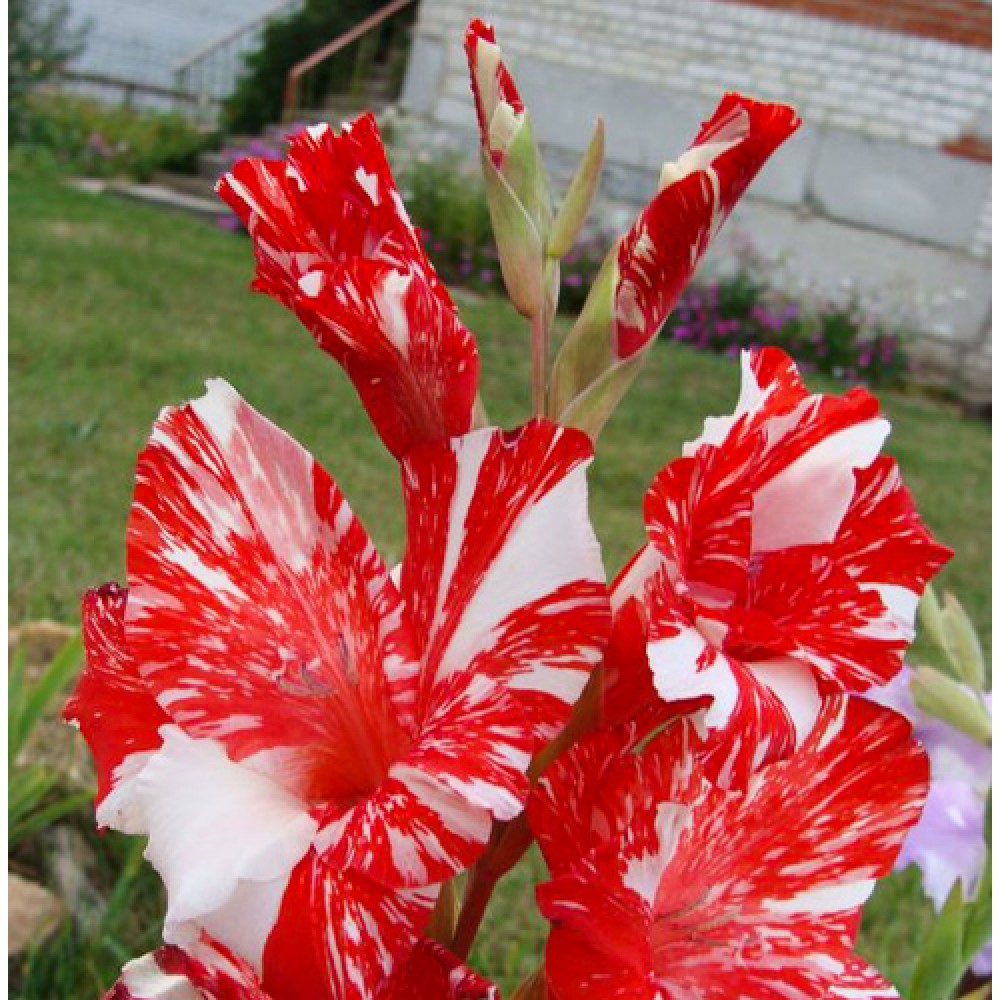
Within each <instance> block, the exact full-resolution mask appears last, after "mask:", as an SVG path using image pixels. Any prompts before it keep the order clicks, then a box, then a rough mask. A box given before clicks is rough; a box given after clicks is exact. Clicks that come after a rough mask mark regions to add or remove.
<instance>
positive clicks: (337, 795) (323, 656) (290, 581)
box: [126, 382, 416, 800]
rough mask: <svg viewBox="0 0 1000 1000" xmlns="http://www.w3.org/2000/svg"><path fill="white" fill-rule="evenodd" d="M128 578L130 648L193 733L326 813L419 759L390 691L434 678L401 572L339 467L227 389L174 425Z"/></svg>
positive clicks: (180, 411) (157, 453)
mask: <svg viewBox="0 0 1000 1000" xmlns="http://www.w3.org/2000/svg"><path fill="white" fill-rule="evenodd" d="M128 573H129V582H130V594H129V600H128V607H127V622H126V629H127V635H128V641H129V648H130V651H131V652H132V654H133V655H134V656H135V657H136V660H137V661H138V662H139V663H141V664H142V673H143V676H144V678H145V679H146V680H147V681H148V683H149V685H150V687H151V688H152V689H153V690H154V691H155V692H156V696H157V700H158V701H159V702H160V704H161V705H162V706H164V707H165V708H166V709H167V711H168V712H169V714H170V715H171V717H172V718H173V719H174V720H176V721H177V722H178V723H179V725H181V726H182V727H183V728H184V729H185V730H186V731H187V732H188V733H190V734H191V735H192V736H197V737H212V738H215V739H218V740H220V741H221V742H222V743H223V744H224V745H225V747H226V749H227V752H228V753H229V755H230V756H231V757H232V758H233V759H234V760H237V761H239V760H245V759H248V758H252V760H250V763H251V765H252V766H254V767H256V768H258V769H260V770H263V771H265V772H270V773H271V774H272V775H273V776H275V777H276V778H277V779H278V780H279V781H280V782H281V783H282V784H284V785H285V786H286V787H288V788H289V789H290V790H293V791H294V792H295V793H296V794H298V795H300V796H301V797H304V798H310V799H315V798H321V799H324V800H340V799H342V798H347V799H351V798H353V797H355V796H357V795H364V794H366V793H368V792H369V791H370V790H371V789H372V788H374V787H375V786H376V785H377V783H378V782H379V781H380V780H381V779H382V777H384V775H385V773H386V771H387V769H388V766H389V764H390V763H391V762H392V761H393V760H395V759H396V758H397V757H398V756H399V755H400V753H401V752H402V751H403V750H404V749H405V747H406V745H407V743H408V740H409V737H408V736H407V734H406V733H405V732H404V730H403V729H402V728H401V726H400V724H399V722H398V721H397V713H396V710H395V708H394V706H393V704H392V701H391V696H390V683H391V682H392V680H393V678H394V676H395V675H396V674H404V675H406V674H408V675H410V676H412V675H413V674H414V673H415V669H416V668H415V666H414V665H413V662H412V659H411V657H412V644H411V640H410V636H409V632H408V629H407V628H406V626H405V623H404V621H403V609H402V605H401V602H400V599H399V596H398V594H397V592H396V589H395V587H394V585H393V583H392V581H391V580H390V579H389V575H388V571H387V570H386V568H385V566H384V565H383V563H382V561H381V559H380V558H379V556H378V554H377V553H376V551H375V549H374V547H373V546H372V544H371V542H370V541H369V539H368V537H367V536H366V535H365V532H364V529H363V528H362V527H361V525H360V523H359V522H358V521H357V520H356V519H355V517H354V515H353V514H352V513H351V510H350V508H349V507H348V506H347V503H346V502H345V500H344V498H343V496H342V495H341V493H340V491H339V490H338V489H337V487H336V485H335V484H334V482H333V481H332V480H331V479H330V477H329V476H328V475H327V474H326V472H325V471H324V470H323V469H322V468H321V467H320V466H319V465H318V464H317V463H316V462H315V461H314V460H313V458H312V457H311V456H310V455H309V454H308V453H307V452H306V451H305V450H303V449H302V448H301V447H300V446H299V445H297V444H296V443H295V442H294V441H293V440H292V439H291V438H289V437H288V436H287V435H286V434H284V433H283V432H282V431H280V430H279V429H278V428H277V427H275V426H274V425H273V424H271V423H269V422H268V421H267V420H265V419H264V418H263V417H261V416H260V415H259V414H258V413H256V411H254V410H253V409H252V408H251V407H250V406H249V405H248V404H246V403H245V402H244V401H243V400H242V399H240V397H239V396H238V395H237V394H236V393H235V392H234V391H233V390H232V389H231V388H230V387H229V386H227V385H225V384H224V383H219V382H214V383H212V384H210V387H209V390H208V392H207V394H206V395H205V396H204V397H202V398H201V399H199V400H197V401H195V402H193V403H190V404H187V405H185V406H181V407H178V408H175V409H171V410H167V411H165V413H164V414H163V416H161V418H160V419H159V420H158V421H157V424H156V427H155V428H154V431H153V435H152V437H151V439H150V443H149V445H148V446H147V447H146V449H145V450H144V451H143V453H142V455H141V456H140V460H139V468H138V474H137V481H136V490H135V500H134V503H133V507H132V513H131V517H130V521H129V529H128Z"/></svg>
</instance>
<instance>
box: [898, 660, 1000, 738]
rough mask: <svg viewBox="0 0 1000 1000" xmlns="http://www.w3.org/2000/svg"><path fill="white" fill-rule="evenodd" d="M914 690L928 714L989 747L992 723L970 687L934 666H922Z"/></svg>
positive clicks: (914, 694)
mask: <svg viewBox="0 0 1000 1000" xmlns="http://www.w3.org/2000/svg"><path fill="white" fill-rule="evenodd" d="M911 689H912V691H913V698H914V701H916V703H917V705H918V706H919V707H920V708H921V709H923V711H925V712H926V713H927V714H928V715H933V716H934V717H935V718H938V719H941V720H942V721H943V722H947V723H948V725H950V726H954V728H955V729H958V730H960V731H961V732H963V733H965V734H967V735H968V736H971V737H972V738H973V739H975V740H978V741H979V742H980V743H984V744H986V745H987V746H989V744H990V742H991V740H992V735H993V727H992V720H991V719H990V716H989V713H988V712H987V711H986V707H985V706H984V705H983V703H982V702H981V701H980V700H979V698H978V697H977V696H976V695H975V694H974V693H973V692H971V691H969V690H968V688H965V687H963V686H962V685H961V684H959V683H958V682H957V681H954V680H952V679H951V678H950V677H947V676H945V674H943V673H941V671H940V670H935V669H934V668H933V667H918V668H917V669H916V671H915V672H914V674H913V681H912V687H911Z"/></svg>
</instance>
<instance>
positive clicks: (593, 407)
mask: <svg viewBox="0 0 1000 1000" xmlns="http://www.w3.org/2000/svg"><path fill="white" fill-rule="evenodd" d="M645 360H646V352H645V351H643V352H641V353H639V354H637V355H635V356H634V357H631V358H629V359H628V360H627V361H619V362H618V364H616V365H615V366H614V367H612V368H609V369H608V370H607V371H606V372H605V373H604V374H603V375H601V376H600V377H599V378H598V379H597V380H596V381H594V382H592V383H591V384H590V385H589V386H588V387H587V388H586V389H585V390H584V391H583V392H581V393H580V395H579V396H577V397H576V399H574V400H573V401H572V402H571V403H570V404H569V406H567V407H566V409H565V410H563V412H562V413H560V414H559V416H558V418H557V422H558V423H560V424H562V425H563V426H565V427H576V428H578V429H579V430H581V431H583V432H584V433H585V434H587V435H588V436H589V437H590V439H591V441H596V440H597V438H598V435H599V434H600V433H601V430H602V429H603V428H604V425H605V424H606V423H607V422H608V420H609V419H610V418H611V415H612V414H613V413H614V412H615V410H616V409H617V408H618V404H619V403H620V402H621V401H622V399H623V398H624V396H625V393H626V392H628V389H629V386H630V385H631V384H632V382H633V381H634V379H635V377H636V375H638V374H639V370H640V369H641V368H642V366H643V363H644V362H645Z"/></svg>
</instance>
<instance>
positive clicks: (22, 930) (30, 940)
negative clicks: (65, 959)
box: [7, 872, 62, 957]
mask: <svg viewBox="0 0 1000 1000" xmlns="http://www.w3.org/2000/svg"><path fill="white" fill-rule="evenodd" d="M61 916H62V906H61V904H60V903H59V900H58V899H57V898H56V896H55V895H53V893H51V892H49V890H48V889H46V888H45V886H42V885H39V884H38V883H37V882H32V881H31V880H30V879H26V878H23V877H22V876H20V875H16V874H15V873H14V872H7V955H8V957H11V956H13V955H19V954H20V953H21V952H22V951H25V950H26V949H27V948H29V947H31V946H32V945H37V944H41V942H42V941H44V940H45V939H46V938H47V937H49V935H50V934H52V932H53V931H54V930H55V929H56V927H57V926H58V925H59V919H60V917H61Z"/></svg>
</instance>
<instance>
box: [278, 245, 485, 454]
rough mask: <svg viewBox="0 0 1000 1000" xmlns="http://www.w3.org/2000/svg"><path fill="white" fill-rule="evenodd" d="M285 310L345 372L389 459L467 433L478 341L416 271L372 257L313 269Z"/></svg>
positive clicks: (470, 415)
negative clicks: (386, 449) (300, 323)
mask: <svg viewBox="0 0 1000 1000" xmlns="http://www.w3.org/2000/svg"><path fill="white" fill-rule="evenodd" d="M292 308H293V309H294V311H295V313H296V315H297V316H298V317H299V319H300V320H301V321H302V323H303V324H304V325H305V326H306V327H308V329H309V330H310V331H311V332H312V334H313V336H314V337H315V338H316V340H317V342H318V343H319V345H320V346H321V347H322V348H323V349H324V350H325V351H326V352H327V353H328V354H330V355H331V356H332V357H334V358H336V359H337V361H339V362H340V364H341V365H342V366H343V367H344V370H345V371H346V372H347V374H348V376H350V379H351V381H352V382H353V383H354V387H355V388H356V389H357V391H358V395H359V396H360V397H361V402H362V403H363V404H364V406H365V409H366V410H367V411H368V415H369V416H370V417H371V419H372V422H373V423H374V425H375V427H376V429H377V430H378V432H379V434H380V435H381V437H382V439H383V440H384V441H385V444H386V447H387V448H388V449H389V450H390V451H391V452H392V453H393V454H394V455H396V456H397V457H399V456H402V455H404V454H405V453H406V452H407V451H409V450H410V449H411V448H412V447H414V446H415V445H417V444H421V443H423V442H427V441H437V440H441V439H443V438H446V437H451V436H453V435H456V434H464V433H465V432H466V431H467V430H469V427H470V426H471V422H472V409H473V405H474V403H475V399H476V390H477V386H478V381H479V358H478V355H477V352H476V345H475V341H474V340H473V338H472V334H470V333H469V331H468V330H466V329H465V327H464V326H462V324H461V323H460V322H459V320H458V317H457V316H456V315H455V311H454V308H453V307H452V306H451V304H450V303H443V302H442V300H441V298H440V297H439V296H438V295H436V294H435V292H434V287H433V285H432V284H430V283H429V282H428V281H427V279H426V277H425V276H424V275H423V274H422V273H421V271H420V270H419V269H417V268H415V267H412V266H406V267H397V266H393V265H390V264H386V263H384V262H382V261H371V260H353V261H351V262H349V263H347V264H345V265H338V266H329V265H327V266H322V267H319V266H318V267H316V268H314V269H313V270H311V271H309V272H308V273H307V274H305V275H304V276H303V278H302V279H301V281H300V282H299V290H298V293H297V294H296V296H295V298H294V302H293V305H292Z"/></svg>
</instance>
